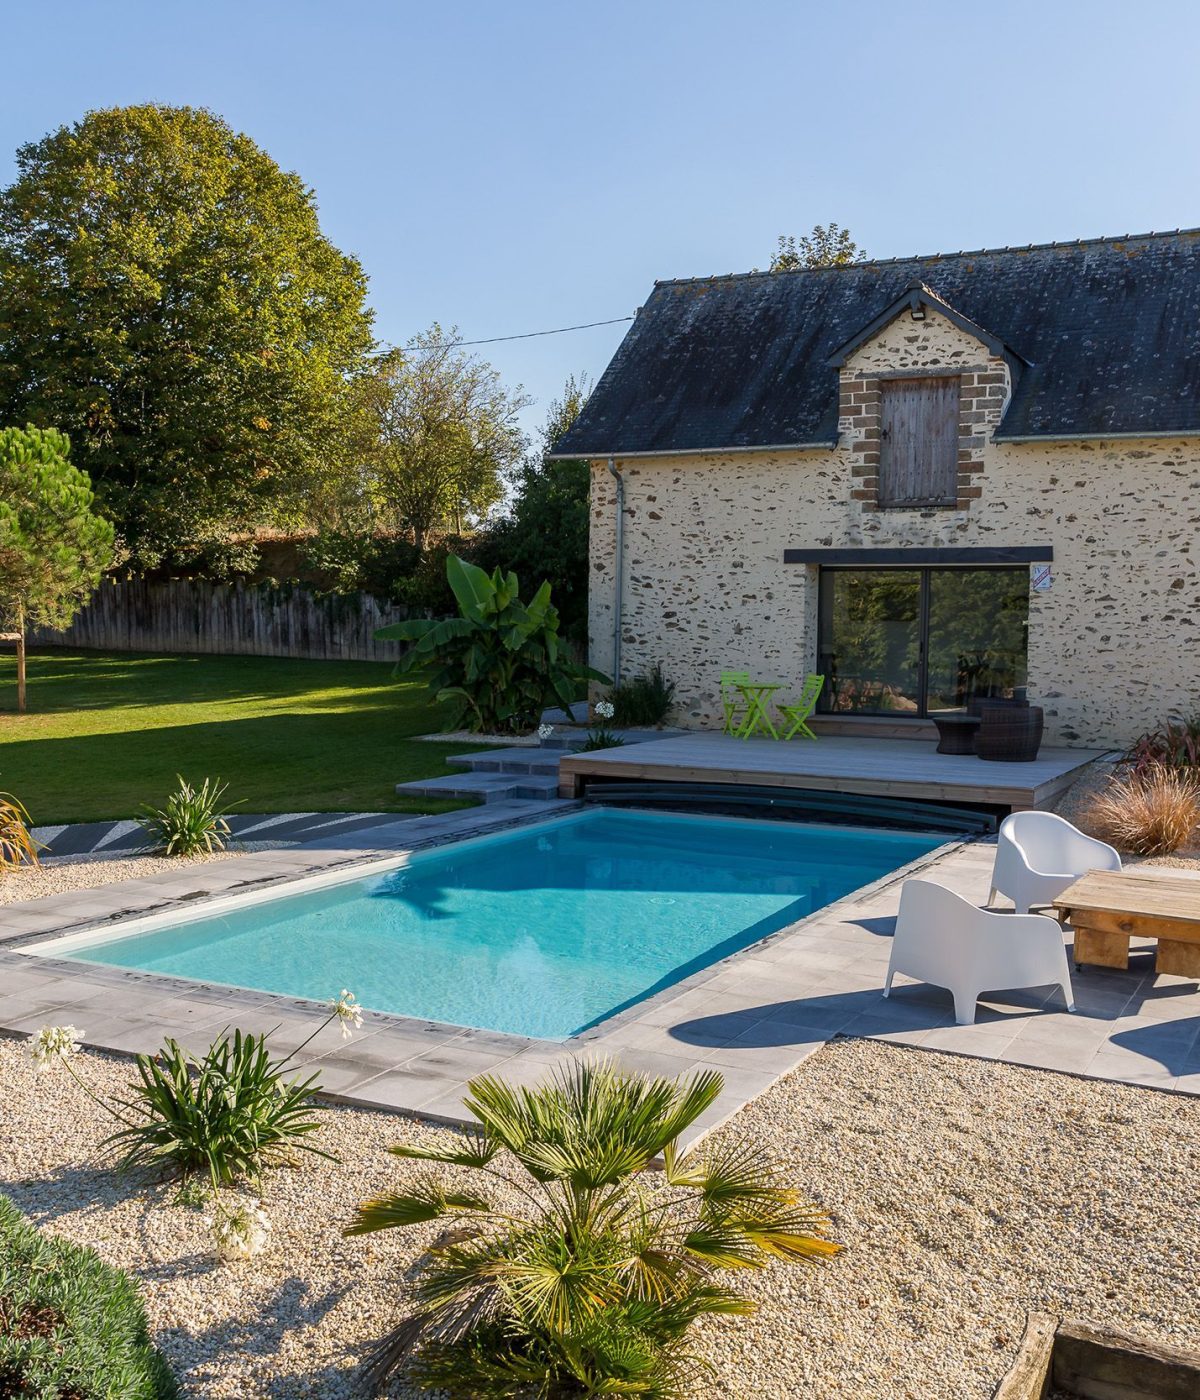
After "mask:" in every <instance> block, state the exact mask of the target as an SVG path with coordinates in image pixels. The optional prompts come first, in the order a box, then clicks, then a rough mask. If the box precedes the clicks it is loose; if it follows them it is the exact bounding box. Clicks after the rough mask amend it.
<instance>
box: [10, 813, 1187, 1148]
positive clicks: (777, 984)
mask: <svg viewBox="0 0 1200 1400" xmlns="http://www.w3.org/2000/svg"><path fill="white" fill-rule="evenodd" d="M571 810H574V804H572V803H567V802H561V801H546V802H538V801H513V802H500V803H493V804H489V805H488V806H487V807H485V808H474V809H471V810H468V811H459V812H451V813H447V814H445V815H442V816H433V817H419V818H407V819H397V818H387V817H381V818H380V819H379V821H378V822H377V823H376V824H375V825H369V826H366V827H359V826H354V827H345V828H339V829H334V830H327V831H325V832H324V833H323V834H322V835H320V836H318V837H316V838H315V839H312V840H310V841H309V842H307V843H305V844H303V845H301V846H299V847H296V848H293V849H286V850H271V851H258V852H254V853H252V854H247V855H245V856H242V857H241V858H240V859H238V860H234V861H224V862H217V863H214V864H212V865H199V866H197V865H190V866H188V867H186V868H182V869H180V870H179V871H177V872H175V871H173V872H170V873H168V874H165V875H158V876H155V877H152V878H147V879H140V880H128V881H124V882H120V883H116V884H110V885H106V886H103V887H101V888H98V889H95V890H90V891H75V892H72V893H68V894H62V895H54V896H49V897H47V898H43V899H38V900H29V901H26V902H24V903H22V904H10V905H7V906H3V907H0V1030H2V1031H4V1032H7V1033H11V1034H18V1035H22V1034H31V1033H33V1032H36V1031H37V1030H38V1029H39V1028H40V1027H41V1026H43V1025H45V1024H47V1023H52V1024H63V1023H70V1024H73V1025H76V1026H78V1027H81V1028H82V1032H83V1035H82V1038H83V1040H84V1042H85V1043H86V1044H88V1045H92V1046H96V1047H99V1048H103V1049H107V1050H113V1051H120V1052H124V1053H133V1052H138V1051H142V1052H152V1051H154V1050H156V1049H158V1048H159V1046H160V1045H161V1044H162V1041H163V1039H164V1038H165V1037H167V1036H172V1037H174V1038H176V1039H179V1040H180V1041H181V1042H183V1043H184V1044H185V1045H187V1046H189V1048H192V1049H201V1048H203V1046H205V1045H206V1044H207V1043H208V1042H209V1040H211V1039H212V1038H213V1037H214V1036H215V1035H216V1034H217V1033H218V1032H220V1031H221V1030H222V1029H223V1028H224V1027H226V1026H231V1025H234V1024H236V1025H237V1026H240V1027H241V1028H243V1029H245V1030H256V1031H268V1030H271V1031H273V1032H274V1034H273V1043H274V1044H275V1046H276V1047H277V1048H278V1049H282V1050H293V1049H297V1048H298V1047H300V1046H302V1045H303V1046H304V1048H303V1049H302V1050H301V1051H300V1053H299V1054H298V1055H297V1056H296V1059H295V1061H294V1063H295V1064H296V1065H297V1066H298V1067H299V1068H302V1069H303V1070H304V1072H305V1073H306V1074H308V1073H316V1074H319V1076H320V1080H321V1084H322V1088H323V1091H324V1092H325V1093H327V1094H328V1095H329V1096H331V1097H333V1098H336V1099H338V1100H341V1101H344V1102H347V1103H352V1104H356V1105H360V1106H363V1107H374V1108H384V1109H391V1110H396V1111H401V1112H405V1113H410V1114H415V1115H417V1116H420V1117H422V1118H428V1119H433V1120H438V1121H444V1122H447V1123H457V1122H462V1121H464V1120H465V1119H466V1118H467V1117H468V1115H466V1114H465V1112H464V1110H463V1108H462V1105H461V1101H462V1098H463V1095H464V1093H465V1091H466V1085H467V1081H468V1080H470V1079H471V1078H473V1077H474V1076H476V1075H480V1074H484V1073H500V1074H502V1075H503V1076H504V1077H505V1078H506V1079H507V1080H509V1081H510V1082H515V1083H519V1084H528V1085H532V1084H534V1083H537V1082H538V1081H540V1080H541V1079H543V1078H544V1077H545V1076H546V1075H547V1074H548V1073H549V1072H550V1071H551V1070H553V1069H554V1068H555V1067H556V1066H561V1065H565V1064H567V1063H569V1062H570V1061H571V1060H572V1059H573V1058H577V1057H580V1056H585V1057H599V1056H610V1057H612V1058H613V1059H615V1060H616V1061H618V1062H619V1063H620V1064H621V1065H623V1066H625V1067H626V1068H628V1069H631V1070H641V1071H645V1072H648V1073H655V1074H664V1075H669V1076H675V1075H680V1074H687V1073H691V1072H694V1071H696V1070H698V1069H716V1070H719V1071H720V1072H721V1074H722V1075H723V1076H724V1077H725V1089H724V1092H723V1093H722V1095H721V1098H720V1099H719V1101H718V1102H717V1103H716V1104H715V1105H714V1107H713V1108H712V1109H711V1110H710V1111H709V1112H708V1113H707V1114H706V1115H705V1117H704V1118H703V1119H701V1120H700V1121H699V1123H697V1124H696V1125H695V1128H694V1130H693V1133H694V1136H699V1135H700V1134H702V1133H703V1132H704V1131H707V1130H708V1129H710V1128H711V1127H713V1126H714V1125H715V1124H716V1123H718V1122H721V1121H723V1120H724V1119H726V1118H727V1117H729V1116H730V1115H731V1114H732V1113H734V1112H736V1111H737V1109H738V1108H740V1107H741V1106H742V1105H743V1104H745V1103H746V1102H748V1101H749V1100H750V1099H752V1098H754V1097H756V1096H757V1095H758V1094H759V1093H761V1092H762V1091H763V1090H764V1089H766V1088H767V1087H768V1086H769V1085H770V1084H772V1083H773V1082H774V1081H775V1080H776V1079H777V1078H779V1076H780V1075H782V1074H785V1073H787V1072H788V1071H789V1070H791V1069H793V1068H795V1066H796V1065H798V1064H800V1063H801V1062H802V1061H803V1060H804V1059H806V1058H807V1056H808V1055H810V1054H812V1053H813V1052H814V1051H815V1050H817V1049H819V1048H820V1046H821V1045H823V1044H824V1043H825V1042H826V1041H827V1040H829V1039H831V1038H833V1037H835V1036H839V1035H850V1036H869V1037H872V1038H875V1039H881V1040H889V1041H897V1042H901V1043H905V1044H909V1045H915V1046H922V1047H925V1048H928V1049H934V1050H941V1051H951V1052H955V1053H959V1054H964V1055H970V1056H978V1057H982V1058H985V1059H993V1060H1001V1061H1006V1062H1009V1063H1012V1064H1019V1065H1026V1066H1035V1067H1040V1068H1044V1069H1050V1070H1058V1071H1063V1072H1067V1073H1071V1074H1078V1075H1085V1076H1092V1077H1096V1078H1102V1079H1112V1080H1120V1081H1124V1082H1127V1083H1131V1084H1138V1085H1143V1086H1148V1087H1153V1088H1155V1089H1162V1090H1169V1091H1174V1092H1180V1093H1187V1094H1200V990H1198V988H1197V984H1196V983H1195V982H1194V981H1189V980H1187V979H1184V978H1179V977H1171V976H1165V975H1161V976H1160V975H1156V974H1155V972H1154V969H1153V949H1152V945H1148V944H1146V945H1140V944H1137V943H1135V947H1134V955H1133V957H1132V958H1131V960H1130V968H1129V970H1128V971H1116V970H1112V969H1089V970H1087V971H1085V972H1082V973H1074V975H1073V980H1074V985H1075V1000H1076V1008H1077V1010H1076V1014H1074V1015H1071V1014H1068V1013H1067V1012H1066V1011H1065V1010H1064V1008H1063V1007H1062V1004H1061V1001H1060V999H1059V997H1058V994H1057V992H1056V991H1055V990H1054V989H1051V988H1042V989H1036V990H1034V991H1032V992H1030V991H1020V992H1005V993H997V994H994V995H990V996H988V997H986V998H985V999H983V1000H982V1001H981V1002H980V1004H979V1011H978V1016H977V1020H976V1023H975V1025H973V1026H957V1025H955V1024H954V1017H953V1007H952V1003H951V999H950V995H949V993H948V992H946V991H943V990H942V989H940V988H936V987H932V986H929V985H927V984H923V983H914V982H912V981H911V980H909V979H901V980H900V983H899V985H897V986H896V987H894V988H893V993H892V996H891V997H890V998H889V999H887V1000H884V999H883V998H882V996H881V991H882V987H883V980H884V975H885V972H886V968H887V961H888V954H889V949H890V939H891V933H892V930H893V927H894V922H895V916H896V910H897V906H898V903H899V895H900V887H901V884H902V882H903V879H904V878H905V877H906V876H907V875H909V874H912V873H913V872H914V870H916V869H918V868H919V869H920V872H921V873H922V874H923V875H925V876H930V877H932V878H935V879H937V880H938V881H939V882H940V883H942V884H945V885H948V886H949V887H950V888H952V889H955V890H957V891H959V892H960V893H962V894H963V895H965V896H966V897H967V898H969V899H971V900H973V901H975V902H978V903H982V902H983V901H984V900H985V899H986V896H987V892H988V887H989V885H990V875H991V867H992V859H993V853H994V847H993V845H992V844H991V843H989V842H986V841H980V842H973V843H969V844H953V845H950V846H946V847H942V848H939V849H938V850H937V851H935V852H933V853H932V854H931V855H930V856H928V857H923V858H922V859H921V860H920V861H918V862H914V864H913V865H912V866H908V867H905V868H904V869H903V870H901V871H896V872H893V873H892V874H890V875H888V876H885V877H884V878H883V879H882V880H879V881H877V882H875V883H874V884H872V885H869V886H866V887H865V888H863V889H861V890H858V891H856V892H855V893H853V894H851V895H849V896H847V897H846V898H844V899H841V900H839V901H837V902H836V903H834V904H831V905H828V906H826V907H825V908H823V909H821V910H818V911H817V912H816V913H815V914H813V915H811V916H810V917H809V918H807V919H805V920H802V921H801V922H800V923H798V924H795V925H792V926H790V927H788V928H785V929H783V930H781V931H780V932H778V933H775V934H773V935H771V936H770V937H769V938H767V939H764V940H763V941H762V942H760V943H757V944H754V945H753V946H751V947H750V948H747V949H745V950H743V951H742V952H739V953H736V954H734V955H732V956H731V957H728V958H725V959H723V960H722V961H720V962H717V963H715V964H713V965H712V966H710V967H708V968H705V969H702V970H701V971H699V972H696V973H694V974H693V975H691V976H689V977H687V978H685V979H684V980H682V981H680V982H678V983H676V984H674V985H673V986H671V987H668V988H666V989H665V990H663V991H661V992H659V993H657V994H656V995H654V996H652V997H649V998H647V999H646V1000H644V1001H641V1002H638V1003H637V1004H636V1005H634V1006H632V1007H629V1008H627V1009H626V1010H625V1011H623V1012H621V1013H619V1014H618V1015H616V1016H613V1017H610V1018H609V1019H607V1020H606V1021H605V1022H603V1023H602V1024H601V1025H599V1026H597V1027H596V1028H594V1029H592V1030H589V1031H587V1032H585V1033H583V1034H581V1035H578V1036H574V1037H572V1038H570V1039H569V1040H566V1041H545V1040H533V1039H530V1038H527V1037H521V1036H514V1035H507V1034H503V1033H500V1032H496V1031H489V1030H480V1029H474V1028H463V1027H458V1026H449V1025H445V1024H441V1023H437V1022H429V1021H419V1020H414V1019H411V1018H407V1017H402V1016H393V1015H383V1014H377V1013H367V1015H366V1016H365V1019H364V1024H363V1027H362V1029H361V1030H360V1031H358V1032H356V1033H355V1035H354V1036H353V1038H352V1039H350V1040H345V1039H343V1038H342V1037H341V1034H340V1031H339V1028H338V1027H337V1026H336V1025H334V1026H327V1027H325V1029H324V1030H322V1031H321V1032H320V1033H319V1034H318V1035H317V1037H316V1038H315V1039H313V1040H311V1041H309V1042H308V1043H307V1044H306V1045H305V1044H304V1042H305V1041H306V1040H307V1039H308V1037H309V1036H311V1034H312V1032H313V1030H314V1029H315V1028H317V1027H318V1026H320V1024H321V1022H322V1021H323V1020H324V1019H325V1016H326V1014H327V1012H326V1010H325V1008H324V1007H323V1006H322V1005H321V1004H320V1003H317V1002H313V1001H307V1000H302V999H292V998H288V997H282V996H276V995H271V994H268V993H263V992H256V991H241V990H236V989H229V988H223V987H217V986H212V985H208V984H202V983H196V982H189V981H185V980H183V979H179V978H171V977H162V976H158V975H157V974H153V973H146V972H141V971H130V970H125V969H120V968H111V967H100V966H95V965H88V964H84V963H79V962H71V961H66V960H63V959H55V958H53V957H52V956H49V955H42V956H29V955H28V953H27V952H25V951H21V950H22V949H28V948H29V947H30V946H31V945H32V944H34V943H37V944H44V941H45V940H46V939H47V938H51V937H53V936H57V935H59V934H66V933H75V932H79V931H81V930H83V929H87V928H95V927H100V926H105V925H107V924H108V923H110V922H111V921H118V920H121V919H123V918H127V917H133V916H135V915H141V914H145V913H148V912H152V911H153V912H160V911H162V912H166V911H172V910H178V909H180V908H182V907H194V908H195V910H196V912H197V913H198V914H199V913H200V912H202V910H203V908H204V905H205V903H206V901H208V900H209V899H213V898H220V897H222V896H224V895H227V894H229V893H238V892H241V891H249V890H256V889H264V888H267V887H270V886H274V885H276V884H279V885H280V886H281V887H284V886H286V885H287V883H288V882H290V881H292V880H295V879H297V878H299V877H301V876H305V875H311V874H320V873H325V872H329V871H342V870H344V871H345V872H346V874H347V875H352V874H353V873H354V871H355V868H356V867H358V866H360V865H362V864H364V863H366V862H369V861H372V860H378V859H381V858H387V857H392V856H396V855H398V854H402V853H404V852H406V851H410V850H416V849H422V848H425V847H428V846H430V845H434V844H441V843H444V842H447V841H453V840H457V839H462V838H465V837H468V836H473V835H480V834H484V833H486V832H488V831H494V830H497V829H503V828H506V827H508V826H510V825H512V824H513V823H517V822H529V821H540V820H544V819H546V818H549V817H552V816H556V815H560V814H562V813H565V812H569V811H571ZM281 892H282V888H281ZM1065 937H1066V939H1067V943H1068V947H1069V945H1070V933H1069V931H1068V932H1067V934H1066V935H1065ZM43 952H48V950H45V949H44V948H43ZM345 981H346V985H348V986H351V987H353V985H354V981H355V969H353V968H347V969H346V973H345ZM338 990H340V989H339V988H332V989H331V993H330V994H331V995H333V994H335V993H336V992H337V991H338Z"/></svg>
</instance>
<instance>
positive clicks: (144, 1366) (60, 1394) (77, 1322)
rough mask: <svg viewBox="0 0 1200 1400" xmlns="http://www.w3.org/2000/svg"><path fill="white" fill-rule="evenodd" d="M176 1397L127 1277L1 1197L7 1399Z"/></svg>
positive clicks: (0, 1285)
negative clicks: (45, 1230) (44, 1231)
mask: <svg viewBox="0 0 1200 1400" xmlns="http://www.w3.org/2000/svg"><path fill="white" fill-rule="evenodd" d="M176 1393H177V1392H176V1388H175V1382H174V1380H173V1379H172V1377H171V1373H170V1371H169V1370H168V1369H167V1364H166V1362H165V1361H164V1360H163V1358H162V1356H161V1355H160V1354H159V1353H158V1352H157V1351H156V1350H155V1349H154V1347H153V1346H152V1345H151V1344H150V1337H149V1331H148V1328H147V1325H146V1314H145V1310H144V1309H143V1307H142V1303H141V1299H140V1298H139V1297H138V1293H137V1289H136V1288H135V1286H134V1284H133V1281H132V1280H131V1279H130V1278H129V1277H128V1275H126V1274H124V1273H122V1272H121V1271H120V1270H119V1269H115V1268H113V1267H112V1266H111V1265H110V1264H106V1263H105V1262H104V1261H103V1260H102V1259H100V1258H99V1256H98V1255H96V1254H95V1253H93V1251H92V1250H90V1249H85V1248H84V1247H83V1246H82V1245H77V1244H72V1243H71V1242H70V1241H69V1240H64V1239H57V1238H54V1237H52V1236H48V1235H42V1234H40V1233H39V1232H38V1231H37V1230H36V1229H35V1228H34V1226H33V1225H32V1223H31V1222H30V1221H28V1220H27V1219H26V1218H25V1217H24V1216H23V1215H22V1214H21V1213H20V1211H18V1210H17V1208H16V1207H15V1206H14V1205H13V1203H12V1202H11V1201H9V1200H7V1199H6V1198H5V1197H3V1196H0V1395H3V1396H10V1395H11V1396H21V1397H22V1400H114V1397H118V1396H119V1397H120V1400H166V1398H167V1397H172V1396H174V1395H175V1394H176Z"/></svg>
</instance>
